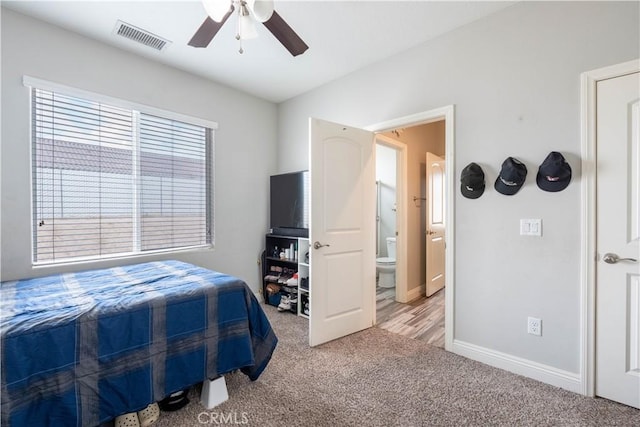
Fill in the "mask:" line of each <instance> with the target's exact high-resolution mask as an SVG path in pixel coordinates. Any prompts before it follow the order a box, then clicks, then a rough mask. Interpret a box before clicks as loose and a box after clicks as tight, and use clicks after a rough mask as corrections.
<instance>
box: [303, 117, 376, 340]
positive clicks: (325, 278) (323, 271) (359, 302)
mask: <svg viewBox="0 0 640 427" xmlns="http://www.w3.org/2000/svg"><path fill="white" fill-rule="evenodd" d="M309 138H310V141H309V142H310V147H309V152H310V160H309V165H310V167H309V173H310V182H311V192H310V193H311V196H310V200H311V224H310V234H309V239H310V245H311V246H312V248H313V249H311V259H310V263H311V266H310V272H309V275H310V296H309V299H310V306H311V310H310V319H309V345H311V346H315V345H318V344H322V343H324V342H327V341H331V340H334V339H336V338H340V337H343V336H345V335H348V334H351V333H354V332H358V331H361V330H363V329H366V328H369V327H371V326H373V325H374V324H375V280H376V278H375V273H376V259H375V235H376V233H375V211H376V210H375V158H374V146H375V143H374V135H373V133H371V132H368V131H364V130H361V129H355V128H350V127H347V126H343V125H339V124H335V123H330V122H325V121H322V120H317V119H310V122H309Z"/></svg>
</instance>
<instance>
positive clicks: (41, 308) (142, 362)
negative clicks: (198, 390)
mask: <svg viewBox="0 0 640 427" xmlns="http://www.w3.org/2000/svg"><path fill="white" fill-rule="evenodd" d="M0 333H1V342H0V345H1V351H2V360H1V363H2V372H1V375H2V377H1V387H2V388H1V390H0V392H1V414H2V415H1V423H2V426H14V427H18V426H38V427H43V426H97V425H99V424H100V423H102V422H105V421H108V420H110V419H112V418H114V417H115V416H117V415H120V414H123V413H127V412H133V411H138V410H141V409H142V408H144V407H146V406H147V405H148V404H149V403H152V402H154V401H159V400H161V399H163V398H164V397H166V396H167V395H169V394H171V393H174V392H176V391H179V390H183V389H185V388H187V387H189V386H191V385H194V384H196V383H199V382H201V381H204V380H205V379H207V378H209V379H211V378H216V377H218V376H220V375H222V374H225V373H228V372H231V371H235V370H241V371H242V372H243V373H244V374H246V375H247V376H248V377H249V378H250V379H251V380H255V379H257V378H258V377H259V376H260V374H261V373H262V371H263V370H264V369H265V367H266V366H267V364H268V363H269V360H270V358H271V355H272V353H273V351H274V349H275V347H276V345H277V338H276V336H275V334H274V332H273V330H272V329H271V325H270V324H269V321H268V320H267V318H266V316H265V314H264V312H263V311H262V308H261V307H260V304H259V303H258V301H257V300H256V298H255V296H254V295H253V293H252V291H251V290H250V289H249V287H248V286H247V285H246V284H245V283H244V282H243V281H242V280H240V279H238V278H235V277H233V276H229V275H226V274H222V273H219V272H215V271H211V270H207V269H204V268H200V267H197V266H195V265H191V264H187V263H183V262H180V261H163V262H151V263H144V264H136V265H131V266H124V267H116V268H109V269H102V270H92V271H86V272H79V273H67V274H59V275H53V276H48V277H42V278H37V279H29V280H19V281H10V282H3V283H1V284H0Z"/></svg>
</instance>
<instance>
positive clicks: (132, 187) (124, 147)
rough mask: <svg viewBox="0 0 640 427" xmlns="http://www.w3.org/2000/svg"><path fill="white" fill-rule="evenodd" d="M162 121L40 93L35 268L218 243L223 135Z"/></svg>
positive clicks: (36, 96) (35, 94)
mask: <svg viewBox="0 0 640 427" xmlns="http://www.w3.org/2000/svg"><path fill="white" fill-rule="evenodd" d="M155 113H156V112H155V111H154V114H149V113H148V112H145V111H140V109H132V108H122V107H119V106H115V105H108V104H105V103H102V102H95V101H92V100H88V99H83V98H78V97H74V96H68V95H65V94H62V93H57V92H53V91H49V90H43V89H37V88H32V126H33V130H32V138H33V150H32V153H33V154H32V156H33V159H32V161H33V167H32V173H33V223H34V224H33V230H34V231H33V260H34V262H35V263H56V262H62V261H64V262H67V261H71V260H80V259H95V258H106V257H114V256H124V255H132V254H140V253H147V252H150V251H160V250H170V249H178V248H187V247H198V246H207V245H210V244H211V243H212V224H213V218H212V212H213V203H212V194H213V193H212V176H213V171H212V168H213V129H212V127H206V126H202V125H199V124H191V123H188V122H187V121H180V120H175V119H172V118H170V117H163V116H162V115H161V114H155ZM166 115H167V116H170V114H169V113H167V114H166ZM196 121H197V120H196V119H194V122H196Z"/></svg>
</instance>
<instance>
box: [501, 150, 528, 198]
mask: <svg viewBox="0 0 640 427" xmlns="http://www.w3.org/2000/svg"><path fill="white" fill-rule="evenodd" d="M526 178H527V167H526V166H525V165H524V163H522V162H521V161H520V160H518V159H516V158H513V157H507V159H506V160H505V161H504V162H502V169H501V170H500V175H498V178H497V179H496V183H495V185H494V187H495V189H496V190H497V191H498V192H499V193H502V194H505V195H507V196H512V195H514V194H516V193H517V192H518V190H520V187H522V184H524V180H525V179H526Z"/></svg>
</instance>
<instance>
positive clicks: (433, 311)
mask: <svg viewBox="0 0 640 427" xmlns="http://www.w3.org/2000/svg"><path fill="white" fill-rule="evenodd" d="M444 293H445V289H442V290H440V291H438V292H436V293H435V294H433V295H432V296H430V297H429V298H427V297H421V298H419V299H417V300H415V301H412V302H410V303H409V304H402V303H399V302H396V301H395V288H392V289H386V288H381V287H377V288H376V321H377V325H376V326H378V327H379V328H382V329H386V330H388V331H389V332H394V333H397V334H400V335H405V336H408V337H411V338H415V339H418V340H421V341H426V342H427V343H429V344H431V345H433V346H436V347H441V348H444Z"/></svg>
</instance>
